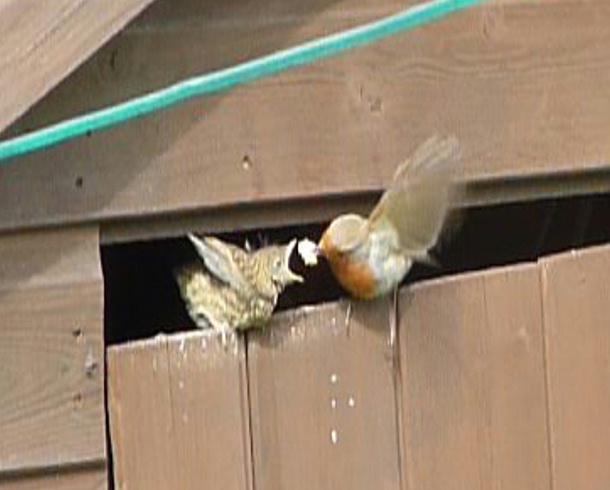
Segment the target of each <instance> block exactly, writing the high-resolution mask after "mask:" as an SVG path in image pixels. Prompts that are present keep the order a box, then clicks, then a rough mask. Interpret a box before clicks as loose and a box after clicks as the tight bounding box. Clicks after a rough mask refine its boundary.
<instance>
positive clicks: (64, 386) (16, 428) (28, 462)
mask: <svg viewBox="0 0 610 490" xmlns="http://www.w3.org/2000/svg"><path fill="white" fill-rule="evenodd" d="M0 393H1V394H2V396H0V487H1V488H9V489H22V488H43V487H44V488H61V489H64V488H65V489H71V488H87V489H94V488H95V489H101V488H104V487H105V484H106V469H105V466H106V439H105V413H104V345H103V283H102V274H101V269H100V262H99V240H98V230H97V228H95V227H91V228H80V229H79V228H76V229H73V230H70V231H57V232H50V231H49V232H31V233H20V234H18V235H17V234H16V235H5V236H2V237H0Z"/></svg>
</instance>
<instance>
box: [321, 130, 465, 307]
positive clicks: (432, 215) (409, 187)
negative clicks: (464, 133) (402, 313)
mask: <svg viewBox="0 0 610 490" xmlns="http://www.w3.org/2000/svg"><path fill="white" fill-rule="evenodd" d="M458 160H459V144H458V141H457V139H456V138H455V137H447V138H444V139H441V138H439V137H436V136H435V137H432V138H430V139H428V140H427V141H425V142H424V143H423V144H422V145H421V146H419V147H418V148H417V150H416V151H415V152H414V153H413V155H412V156H411V157H410V158H409V159H408V160H407V161H406V162H404V163H403V164H402V165H400V166H399V167H398V169H397V170H396V173H395V175H394V178H393V181H392V183H391V185H390V187H389V188H388V189H387V190H386V191H385V193H384V194H383V195H382V197H381V199H380V200H379V202H378V203H377V205H376V206H375V208H374V209H373V211H372V212H371V214H370V216H369V217H368V218H365V217H363V216H360V215H357V214H345V215H342V216H339V217H338V218H336V219H334V220H333V221H332V222H331V224H330V226H328V228H327V229H326V230H325V231H324V233H323V234H322V238H321V239H320V241H319V243H318V253H319V254H320V255H322V256H324V257H325V258H326V260H327V261H328V263H329V265H330V268H331V270H332V272H333V274H334V276H335V277H336V278H337V280H338V281H339V283H340V284H341V285H342V286H343V287H344V288H345V289H346V290H347V291H348V292H349V293H350V294H351V295H352V296H353V297H355V298H358V299H372V298H375V297H378V296H381V295H383V294H386V293H388V292H390V291H392V290H393V289H395V288H396V287H397V286H398V284H399V283H400V282H401V281H402V280H403V278H404V277H405V276H406V274H407V272H408V271H409V269H410V268H411V266H412V265H413V262H414V261H418V260H419V261H423V262H426V261H429V260H430V258H429V255H428V252H429V250H430V249H431V248H432V247H433V246H434V245H435V244H436V242H437V240H438V238H439V235H440V233H441V230H442V227H443V222H444V221H445V217H446V215H447V213H448V211H449V208H450V206H451V203H452V197H453V196H454V194H455V191H456V189H457V188H456V186H455V184H454V175H455V168H456V164H457V162H458Z"/></svg>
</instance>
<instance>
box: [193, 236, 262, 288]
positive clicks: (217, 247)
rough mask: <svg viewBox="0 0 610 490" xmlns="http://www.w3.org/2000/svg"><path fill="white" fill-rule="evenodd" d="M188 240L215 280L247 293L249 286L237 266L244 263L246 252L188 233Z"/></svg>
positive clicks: (216, 240) (218, 241)
mask: <svg viewBox="0 0 610 490" xmlns="http://www.w3.org/2000/svg"><path fill="white" fill-rule="evenodd" d="M188 238H189V240H190V241H191V242H192V244H193V246H194V247H195V249H196V250H197V253H198V254H199V256H200V257H201V258H202V260H203V262H204V264H205V266H206V268H207V269H208V270H209V271H210V273H212V274H213V275H214V276H215V277H216V278H217V279H219V280H220V281H222V282H224V283H226V284H228V285H230V286H231V287H232V288H234V289H237V290H239V291H249V290H250V289H251V286H250V284H249V283H248V281H247V280H246V279H245V278H244V275H243V274H242V272H241V270H240V269H239V267H238V265H237V264H238V263H243V262H244V261H245V259H246V252H244V251H243V250H240V249H239V248H237V247H235V246H233V245H229V244H228V243H224V242H222V241H220V240H218V239H217V238H214V237H209V236H207V237H202V238H199V237H197V236H195V235H193V234H190V233H189V234H188ZM240 254H241V255H243V257H241V256H240Z"/></svg>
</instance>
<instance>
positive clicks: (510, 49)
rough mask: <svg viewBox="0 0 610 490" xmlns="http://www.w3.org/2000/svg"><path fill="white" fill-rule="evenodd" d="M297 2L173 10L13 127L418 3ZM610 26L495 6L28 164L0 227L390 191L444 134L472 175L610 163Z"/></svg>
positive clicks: (21, 165)
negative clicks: (421, 146) (419, 152)
mask: <svg viewBox="0 0 610 490" xmlns="http://www.w3.org/2000/svg"><path fill="white" fill-rule="evenodd" d="M284 4H285V5H284ZM297 4H298V2H294V1H291V2H279V1H271V0H269V2H268V4H267V3H266V2H264V3H261V4H260V5H259V4H256V5H255V4H254V3H252V2H231V3H226V2H196V1H194V0H192V1H189V2H184V3H182V4H181V6H180V7H179V8H178V7H170V5H171V2H161V3H160V4H159V6H158V10H152V11H151V12H150V14H149V15H147V16H144V17H143V19H142V20H141V21H140V22H138V23H135V24H134V25H133V27H132V28H130V30H128V31H127V32H126V33H125V35H123V36H121V37H120V38H117V39H116V40H114V41H113V42H112V43H110V44H109V45H108V47H107V48H106V49H104V50H102V51H101V52H100V54H99V56H97V57H95V59H93V60H92V61H91V62H90V63H88V64H87V66H86V67H85V68H84V69H83V70H81V71H79V73H77V74H75V76H74V77H72V78H71V80H70V81H69V82H68V83H66V84H65V85H64V86H62V87H61V88H60V89H58V90H57V91H56V93H55V94H54V96H52V97H49V99H48V101H46V102H45V103H44V104H43V105H41V106H40V107H37V108H36V110H34V111H32V113H31V115H30V116H29V117H28V118H26V119H24V120H23V121H22V123H21V125H20V127H19V128H16V130H19V129H23V128H30V127H34V126H37V125H38V124H40V123H44V122H49V121H50V120H54V119H56V118H57V117H64V116H67V115H68V114H73V113H74V112H80V110H87V109H89V108H92V106H98V105H104V104H106V103H109V102H114V101H116V99H123V98H125V97H129V96H132V95H136V94H139V93H142V92H144V91H146V90H149V89H153V88H158V87H160V86H163V85H165V84H166V83H169V82H170V81H175V80H177V79H180V78H181V77H184V76H186V75H194V74H196V73H201V72H205V71H208V70H210V69H214V68H218V67H221V66H227V65H230V64H231V63H234V62H236V61H240V60H244V59H248V58H250V57H252V56H255V55H258V54H261V53H267V52H271V51H274V50H277V49H280V48H283V47H287V46H290V45H293V44H295V43H297V42H299V41H302V40H303V39H307V38H311V37H315V36H316V35H319V34H321V33H324V32H332V31H335V30H337V29H338V28H341V27H345V26H347V25H354V24H359V23H361V22H364V21H366V20H370V19H371V18H376V17H379V16H381V15H383V14H385V13H388V12H391V11H396V10H398V9H400V8H401V7H402V6H404V3H403V2H397V1H396V0H386V1H384V2H372V1H371V0H353V1H352V2H346V1H343V2H337V1H334V0H318V1H316V2H315V3H314V5H313V7H312V8H309V5H308V7H303V6H301V7H298V6H297ZM293 10H294V12H293ZM270 19H271V20H270ZM609 19H610V3H608V2H607V1H606V0H587V1H585V0H581V1H574V0H558V1H555V2H547V1H543V0H538V1H535V2H521V1H509V0H506V1H500V2H491V3H489V4H487V5H485V6H483V7H480V8H473V9H471V10H469V11H467V12H461V13H458V14H455V15H453V16H452V17H450V18H449V19H446V20H444V21H442V22H438V23H436V24H434V25H430V26H426V27H424V28H422V29H418V30H415V31H412V32H410V33H407V34H404V35H398V36H395V37H393V38H391V39H388V40H386V41H383V42H381V43H378V44H375V45H373V46H370V47H366V48H362V49H359V50H356V51H353V52H350V53H348V54H345V55H343V56H341V57H339V58H335V59H332V60H328V61H325V62H322V63H318V64H315V65H313V66H310V67H306V68H302V69H297V70H292V71H290V72H288V73H286V74H283V75H280V76H277V77H273V78H269V79H266V80H263V81H260V82H257V83H254V84H251V85H248V86H247V87H242V88H239V89H236V90H233V91H231V92H228V93H226V94H223V95H219V96H217V97H212V98H208V99H199V100H195V101H191V102H189V103H185V104H182V105H180V106H178V107H175V108H173V109H170V110H167V111H163V112H161V113H159V114H156V115H153V116H150V117H146V118H144V119H142V120H138V121H132V122H130V123H127V124H125V125H122V126H120V127H117V128H115V129H111V130H108V131H104V132H101V133H98V134H93V135H91V136H90V137H84V138H81V139H79V140H77V141H73V142H70V143H67V144H64V145H61V146H59V147H57V148H54V149H51V150H48V151H45V152H42V153H38V154H36V155H32V156H28V157H24V158H20V159H18V160H17V163H18V164H16V165H8V166H4V167H2V168H0V229H9V228H17V227H21V226H32V225H36V224H43V223H46V224H49V223H58V222H60V221H61V222H71V221H82V220H91V219H101V220H109V221H112V220H117V219H119V218H126V217H132V218H133V217H138V216H151V215H156V216H167V215H168V214H170V215H171V213H178V212H185V211H188V212H193V213H197V212H206V211H207V212H209V213H216V214H217V213H222V212H225V211H226V209H229V210H232V209H235V208H234V206H235V204H239V203H242V204H251V203H260V202H265V203H269V202H278V201H279V202H285V201H292V200H294V199H296V198H298V199H303V200H306V203H312V202H316V201H317V200H319V199H320V197H321V196H326V197H329V196H333V195H337V194H338V193H356V192H361V191H370V190H375V189H380V188H382V187H383V186H385V185H386V184H387V183H388V181H389V179H390V176H391V175H392V174H393V172H394V169H395V167H396V165H397V164H398V163H399V162H401V161H402V160H403V159H404V158H405V157H406V156H407V155H408V154H409V153H410V152H411V151H412V150H413V149H414V147H415V146H416V145H417V144H418V143H420V142H421V141H422V140H423V139H424V138H426V137H427V136H429V135H430V134H431V133H435V132H453V133H456V134H457V135H458V136H459V138H460V139H461V141H462V142H463V146H464V152H463V153H464V165H463V173H462V175H463V178H464V179H466V180H467V181H469V182H473V181H474V182H480V181H483V180H487V179H503V178H505V177H506V176H511V177H519V178H524V179H527V178H530V177H532V176H537V175H550V174H553V175H555V174H558V173H559V174H560V173H564V172H568V173H574V172H576V173H578V172H581V171H585V170H593V169H598V168H600V166H601V167H603V166H606V167H605V168H607V165H606V164H607V163H608V162H609V161H610V140H609V139H608V138H607V134H608V131H609V130H610V126H609V124H610V123H608V118H607V114H608V113H609V112H610V106H609V105H608V104H610V102H609V100H610V99H609V98H608V97H607V94H606V92H605V87H606V86H608V83H610V65H608V63H607V62H606V60H607V59H608V54H609V49H610V48H609V46H610V22H609V21H608V20H609ZM568 32H569V33H570V35H569V36H566V33H568ZM176 53H180V55H179V56H176ZM66 108H67V109H66ZM24 196H27V198H24ZM237 214H238V216H239V213H237ZM291 216H292V219H293V220H298V219H299V217H298V214H296V213H295V214H293V215H291ZM226 223H227V226H229V225H228V221H226ZM248 224H251V223H250V222H249V221H248V219H247V218H243V219H238V220H237V221H233V222H232V226H231V227H241V226H248Z"/></svg>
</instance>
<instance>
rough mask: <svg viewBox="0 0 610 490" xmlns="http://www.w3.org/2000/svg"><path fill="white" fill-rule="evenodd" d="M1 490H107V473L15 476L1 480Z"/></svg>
mask: <svg viewBox="0 0 610 490" xmlns="http://www.w3.org/2000/svg"><path fill="white" fill-rule="evenodd" d="M0 488H2V490H41V489H44V490H108V471H107V469H106V467H105V466H104V465H102V467H99V468H91V469H89V468H87V469H80V468H69V469H62V470H61V471H55V470H48V471H45V472H42V473H40V474H37V475H27V474H25V475H15V476H13V477H10V478H5V479H3V478H2V477H1V476H0Z"/></svg>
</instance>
